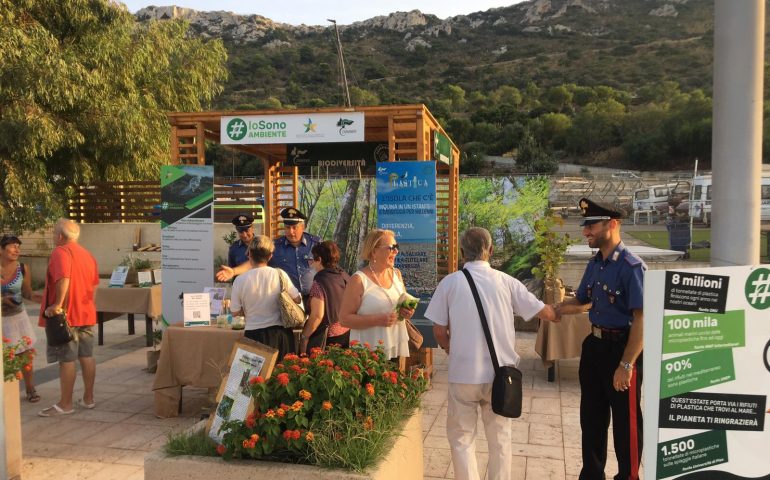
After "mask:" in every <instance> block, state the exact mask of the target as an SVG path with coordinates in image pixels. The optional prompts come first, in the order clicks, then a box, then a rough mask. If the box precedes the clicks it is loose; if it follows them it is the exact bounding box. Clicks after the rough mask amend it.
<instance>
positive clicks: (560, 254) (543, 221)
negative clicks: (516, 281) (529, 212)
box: [532, 214, 572, 283]
mask: <svg viewBox="0 0 770 480" xmlns="http://www.w3.org/2000/svg"><path fill="white" fill-rule="evenodd" d="M563 224H564V220H562V219H561V218H560V217H557V216H555V215H552V214H548V215H546V216H544V217H542V218H539V219H538V220H536V221H535V241H534V247H535V252H536V253H537V255H538V256H539V258H540V260H539V261H538V264H537V266H535V267H533V268H532V274H533V275H534V276H535V278H538V279H542V280H545V281H546V282H547V283H549V282H553V281H554V280H556V274H557V272H558V271H559V266H560V265H561V264H562V263H564V254H565V253H566V252H567V248H568V247H569V246H570V245H571V244H572V241H571V240H570V238H569V234H566V233H565V234H563V235H562V234H560V233H557V232H555V231H554V227H555V226H557V225H563Z"/></svg>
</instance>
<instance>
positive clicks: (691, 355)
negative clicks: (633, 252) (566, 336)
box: [644, 266, 770, 480]
mask: <svg viewBox="0 0 770 480" xmlns="http://www.w3.org/2000/svg"><path fill="white" fill-rule="evenodd" d="M644 292H645V302H644V324H645V325H644V403H645V418H644V436H645V437H644V469H645V477H646V478H657V479H668V478H672V479H673V478H677V479H687V480H696V479H697V480H700V479H708V480H728V479H730V480H738V479H760V478H761V479H770V456H768V445H770V428H769V427H768V422H767V420H768V419H769V418H770V410H768V407H769V405H768V401H767V397H768V395H769V394H770V359H769V358H768V355H769V352H768V349H770V310H769V309H770V269H768V268H767V266H760V267H723V268H706V269H692V270H677V271H650V272H647V274H646V276H645V290H644Z"/></svg>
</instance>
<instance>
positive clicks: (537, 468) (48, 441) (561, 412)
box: [21, 306, 616, 480]
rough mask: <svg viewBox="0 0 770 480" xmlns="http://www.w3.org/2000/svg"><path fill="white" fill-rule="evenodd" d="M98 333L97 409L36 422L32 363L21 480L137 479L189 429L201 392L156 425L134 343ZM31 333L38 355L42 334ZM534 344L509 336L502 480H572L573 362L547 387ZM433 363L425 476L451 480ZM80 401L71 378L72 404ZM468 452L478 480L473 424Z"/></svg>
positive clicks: (438, 373) (440, 377)
mask: <svg viewBox="0 0 770 480" xmlns="http://www.w3.org/2000/svg"><path fill="white" fill-rule="evenodd" d="M33 310H34V307H33V306H30V311H33ZM106 327H107V328H106V330H105V339H106V340H105V345H104V346H102V347H99V348H98V351H97V362H98V363H97V381H96V382H97V383H96V401H97V406H96V408H95V409H93V410H84V409H79V410H78V411H77V412H76V413H75V414H73V415H69V416H64V417H58V418H41V417H38V416H37V411H38V410H40V409H41V408H43V407H45V406H48V405H50V404H51V403H53V402H54V401H55V400H56V399H57V398H58V392H59V384H58V372H57V371H56V366H55V365H54V366H48V367H46V366H45V365H46V364H45V359H44V355H41V356H40V357H39V358H38V360H37V361H36V368H38V370H39V371H38V378H39V381H40V382H44V383H39V384H38V392H39V393H40V395H41V396H42V397H43V399H42V401H41V402H40V403H38V404H34V405H33V404H30V403H27V402H26V400H25V399H22V408H21V415H22V443H23V456H24V459H23V479H24V480H44V479H56V480H64V479H78V480H108V479H130V480H134V479H141V478H143V477H144V472H143V459H144V455H145V454H146V453H147V452H149V451H151V450H153V449H155V448H158V447H160V446H161V445H162V444H163V443H164V442H165V439H166V436H167V434H168V433H169V432H177V431H180V430H183V429H186V428H188V427H190V426H191V425H193V424H194V423H195V422H196V421H197V420H198V419H199V417H200V414H201V413H202V412H203V411H205V409H206V404H207V392H206V390H203V389H193V388H189V387H187V388H185V392H184V406H183V412H182V416H180V417H179V418H172V419H158V418H156V417H155V416H154V415H153V413H152V401H153V394H152V392H151V390H150V389H151V386H152V381H153V375H151V374H149V373H147V372H146V371H144V370H143V368H144V367H145V348H144V347H143V338H141V337H140V336H128V335H127V333H126V330H127V329H126V321H125V320H124V319H117V320H113V321H111V322H108V323H107V324H106ZM137 330H140V329H139V328H137ZM39 333H40V340H39V342H38V347H39V350H42V349H41V348H40V347H42V346H43V340H42V339H43V338H44V334H43V332H42V330H40V331H39ZM534 343H535V334H534V333H528V332H520V333H519V335H518V345H517V347H518V349H519V352H520V353H521V354H522V358H523V359H522V362H521V365H520V367H521V369H522V370H523V372H524V374H525V379H524V382H525V383H524V385H525V393H524V395H525V398H524V413H523V415H522V417H521V418H520V419H517V420H514V422H513V467H514V470H513V477H512V478H514V479H525V480H547V479H565V480H569V479H576V478H577V474H578V472H579V469H580V464H581V462H580V427H579V419H578V405H579V386H578V382H577V360H566V361H561V362H560V363H559V366H558V369H557V376H556V381H555V382H553V383H549V382H547V381H546V372H545V369H544V368H543V366H542V364H541V362H540V360H539V358H538V357H537V354H535V352H534ZM434 358H435V375H434V378H433V386H432V389H431V390H430V391H428V392H427V393H426V394H425V396H424V399H423V409H424V416H423V433H424V446H425V457H424V458H425V478H428V479H438V478H454V471H453V469H452V466H451V461H450V450H449V444H448V442H447V439H446V432H445V427H446V415H447V410H446V390H447V370H446V356H445V355H444V354H443V352H441V351H438V350H436V351H435V356H434ZM46 380H47V381H46ZM80 394H82V386H81V384H80V379H79V378H78V381H77V384H76V398H77V396H78V395H80ZM610 439H611V437H610ZM610 442H611V440H610ZM477 451H478V453H477V457H478V464H479V471H480V474H481V476H482V478H486V468H487V459H488V454H487V452H488V449H487V444H486V440H485V438H484V430H483V426H482V425H481V423H479V439H478V440H477ZM610 458H613V457H612V456H610ZM614 473H616V472H615V471H614V470H613V466H612V465H610V466H608V470H607V474H608V476H609V475H613V474H614Z"/></svg>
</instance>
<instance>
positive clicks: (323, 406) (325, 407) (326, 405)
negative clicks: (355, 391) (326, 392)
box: [321, 400, 332, 410]
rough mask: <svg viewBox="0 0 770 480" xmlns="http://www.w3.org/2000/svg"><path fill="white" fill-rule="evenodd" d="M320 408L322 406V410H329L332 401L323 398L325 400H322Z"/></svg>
mask: <svg viewBox="0 0 770 480" xmlns="http://www.w3.org/2000/svg"><path fill="white" fill-rule="evenodd" d="M321 408H323V409H324V410H331V409H332V402H330V401H328V400H325V401H324V402H323V403H322V404H321Z"/></svg>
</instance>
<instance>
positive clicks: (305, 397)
mask: <svg viewBox="0 0 770 480" xmlns="http://www.w3.org/2000/svg"><path fill="white" fill-rule="evenodd" d="M299 398H301V399H302V400H310V399H311V398H313V394H312V393H310V392H308V391H307V390H300V391H299Z"/></svg>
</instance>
